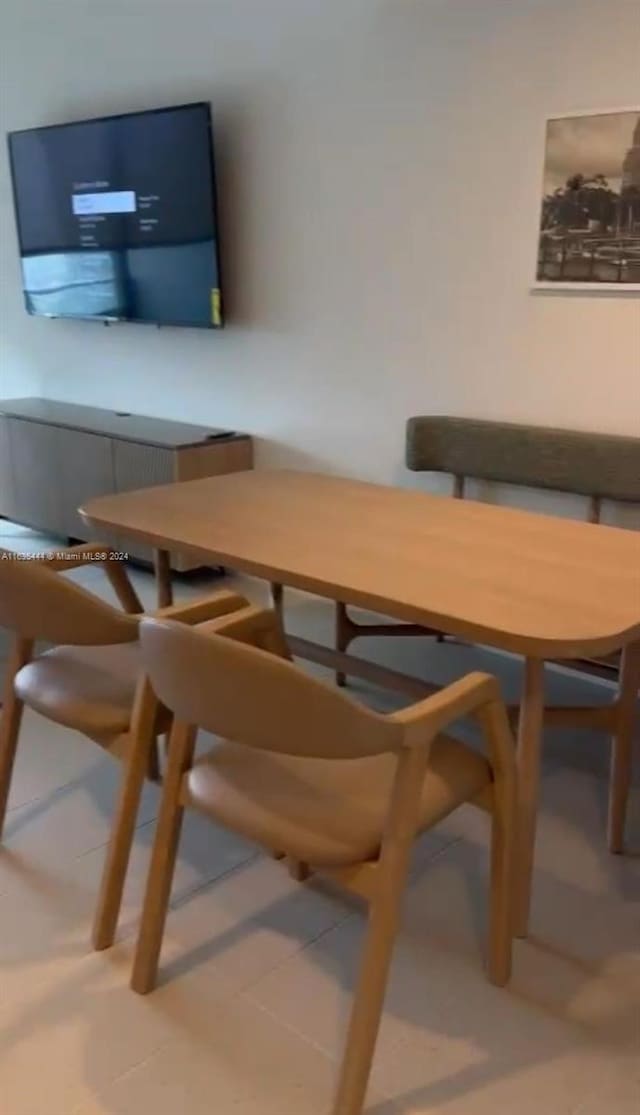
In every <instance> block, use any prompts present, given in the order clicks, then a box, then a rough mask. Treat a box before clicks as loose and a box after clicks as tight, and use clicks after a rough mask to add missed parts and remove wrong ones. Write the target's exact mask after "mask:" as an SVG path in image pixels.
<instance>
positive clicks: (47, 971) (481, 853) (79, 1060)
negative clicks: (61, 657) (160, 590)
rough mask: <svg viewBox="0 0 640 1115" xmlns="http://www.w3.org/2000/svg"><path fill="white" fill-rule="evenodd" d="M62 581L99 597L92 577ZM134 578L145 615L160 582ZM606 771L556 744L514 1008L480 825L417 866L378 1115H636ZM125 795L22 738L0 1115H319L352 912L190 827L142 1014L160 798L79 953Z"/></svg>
mask: <svg viewBox="0 0 640 1115" xmlns="http://www.w3.org/2000/svg"><path fill="white" fill-rule="evenodd" d="M3 530H4V532H5V537H4V538H2V539H0V544H4V545H7V546H9V545H13V546H18V545H20V546H22V547H23V548H29V547H33V545H34V540H33V538H32V537H30V536H28V535H27V534H26V533H24V532H19V533H17V532H16V530H15V528H14V529H13V533H10V532H9V528H8V527H7V525H6V524H2V526H1V527H0V533H2V531H3ZM8 533H10V536H9V537H7V536H6V535H7V534H8ZM74 576H77V577H79V579H81V580H83V581H84V583H86V584H87V585H88V586H90V587H93V588H94V589H96V590H98V589H99V586H100V585H101V583H102V581H101V574H100V571H99V570H97V569H89V570H87V571H83V573H82V574H75V575H74ZM135 578H136V581H137V584H138V587H139V589H140V591H141V592H142V593H143V594H144V595H145V598H146V599H148V600H151V598H152V584H151V578H150V576H149V575H148V574H145V573H143V572H137V573H136V574H135ZM203 587H210V586H209V584H208V583H207V582H206V580H203V581H201V582H200V583H196V584H195V585H194V584H191V583H189V584H183V585H181V587H180V591H181V592H182V593H187V592H188V593H189V594H193V593H195V592H197V591H199V590H202V588H203ZM243 588H246V589H247V591H249V592H250V593H251V594H252V595H255V594H256V593H259V592H260V588H259V587H258V586H255V585H252V584H251V583H249V582H246V583H243ZM289 614H290V622H291V627H292V628H293V629H295V630H296V631H298V632H304V633H305V634H311V636H312V637H324V638H328V637H329V633H330V628H331V613H330V610H329V609H328V607H327V606H326V605H325V604H323V603H320V602H315V601H311V600H310V599H309V598H305V597H303V596H297V595H295V596H292V599H291V604H290V612H289ZM362 650H363V652H365V651H367V650H370V651H371V653H375V654H377V655H378V656H379V657H380V660H383V659H384V660H389V661H393V662H394V664H396V665H399V666H400V667H404V668H408V669H411V668H413V669H414V670H420V669H422V670H424V671H426V674H427V675H429V676H431V677H435V678H436V679H437V680H443V681H444V680H446V679H447V677H449V676H450V677H453V676H455V675H456V674H459V673H460V672H462V671H464V670H465V669H467V668H468V667H469V666H470V664H471V662H473V664H474V665H476V664H477V663H478V661H479V660H480V661H481V662H482V665H483V666H484V667H486V666H487V665H488V666H489V668H492V669H493V670H495V671H497V672H499V673H500V675H501V677H502V679H503V682H504V685H505V689H506V691H507V692H508V693H510V695H511V696H512V697H513V695H514V694H515V692H516V691H517V685H518V667H517V664H516V663H513V662H510V661H509V660H506V659H501V658H498V657H496V656H493V655H490V654H486V653H485V654H484V655H483V654H482V653H481V652H477V651H471V650H467V649H465V648H459V647H438V648H434V647H430V646H429V644H428V643H426V642H425V643H424V644H422V641H420V642H419V643H418V642H417V641H414V640H409V641H405V642H404V643H402V642H399V641H392V640H388V641H385V643H384V645H381V644H380V643H378V644H377V645H374V644H372V646H371V647H370V648H367V647H366V646H365V645H363V647H362ZM549 687H550V689H551V690H554V691H555V696H556V697H558V696H560V697H562V696H563V695H564V696H565V698H566V699H567V700H570V701H575V700H579V699H580V696H581V695H584V694H583V691H586V690H588V691H589V692H590V694H591V695H592V696H593V694H595V696H596V699H601V700H606V699H607V696H608V694H607V692H606V690H605V689H603V688H602V687H594V686H592V685H591V684H590V683H586V682H583V681H575V679H574V680H571V679H569V678H568V677H567V676H563V675H562V674H559V673H554V674H550V677H549ZM359 692H360V693H361V694H362V696H363V697H365V698H366V699H370V700H373V701H375V702H376V703H378V704H380V703H382V704H383V705H384V704H385V703H386V698H383V697H382V696H381V695H380V694H375V693H373V692H372V691H366V689H365V688H364V687H362V688H359ZM604 752H605V748H603V747H602V744H601V741H600V740H599V739H598V738H597V737H595V736H593V735H589V734H587V733H582V734H581V733H576V734H575V735H567V734H564V736H562V737H559V736H558V735H557V733H554V734H553V735H552V737H551V738H550V739H549V744H548V748H547V761H546V764H545V774H544V780H543V807H542V815H541V821H540V833H539V841H538V849H537V871H536V885H535V895H534V909H533V919H532V931H531V936H530V938H529V940H527V941H526V942H519V943H518V944H517V946H516V956H515V972H514V978H513V982H512V984H511V986H510V988H509V989H508V990H506V991H499V990H496V989H495V988H493V987H491V986H490V985H489V984H488V983H487V982H486V980H485V978H484V976H483V972H482V967H481V964H482V940H483V932H484V909H485V904H484V889H485V883H486V837H487V833H486V822H485V820H484V818H483V817H482V816H481V815H479V814H477V813H475V812H474V811H472V810H471V809H463V810H460V811H459V812H458V813H457V814H456V815H455V816H454V817H452V818H451V819H450V820H449V822H448V823H446V824H444V825H442V826H440V827H439V828H438V829H437V830H436V831H435V832H434V833H432V834H430V835H429V836H428V837H427V838H426V839H424V840H423V841H422V842H421V844H420V845H419V847H418V848H417V852H416V858H415V865H414V870H413V875H412V885H411V888H410V891H409V894H408V899H407V903H406V912H405V918H404V924H403V930H402V933H401V936H400V938H399V941H398V945H397V948H396V953H395V959H394V965H393V971H392V975H391V980H390V987H389V994H388V999H387V1007H386V1011H385V1016H384V1021H383V1025H382V1030H381V1036H380V1042H379V1046H378V1053H377V1058H376V1063H375V1068H374V1072H373V1077H372V1084H371V1090H370V1095H369V1100H368V1107H367V1113H368V1115H426V1113H427V1112H429V1113H433V1115H435V1113H438V1115H445V1113H446V1115H503V1113H504V1115H516V1113H517V1115H637V1113H638V1111H639V1110H640V1057H639V1053H640V858H639V855H638V853H639V852H640V832H639V828H638V825H637V819H638V813H639V806H640V800H639V799H640V791H639V790H638V788H636V789H635V790H634V803H633V817H632V823H631V825H630V844H631V850H630V854H629V855H627V856H625V857H619V858H618V857H616V858H612V857H610V856H609V855H608V854H607V852H606V850H605V846H604V811H605V803H606V780H605V779H604V777H603V772H604V769H605V768H604ZM116 776H117V769H116V767H115V765H113V764H112V763H111V762H110V761H109V760H108V759H106V758H104V757H103V756H102V755H101V753H100V751H99V750H98V749H97V748H93V747H92V746H91V745H90V744H88V743H86V742H85V741H84V740H82V739H81V738H80V737H74V736H73V735H72V734H71V733H68V732H66V731H64V730H62V729H59V728H56V727H55V726H52V725H50V724H47V723H45V722H44V721H42V720H41V719H39V718H38V717H37V716H35V715H29V714H28V715H27V716H26V717H25V723H24V729H23V738H22V741H21V748H20V753H19V760H18V764H17V772H16V778H15V782H14V789H13V794H12V799H11V811H10V814H9V818H8V825H7V833H6V840H5V845H4V848H3V849H2V851H0V1111H2V1113H3V1115H141V1113H142V1112H146V1111H149V1112H153V1113H154V1115H176V1113H177V1112H185V1113H186V1115H326V1113H327V1112H328V1111H329V1107H330V1098H331V1089H332V1082H333V1078H334V1073H335V1063H336V1058H337V1057H338V1055H339V1050H340V1040H341V1035H342V1032H343V1025H344V1022H345V1019H346V1017H347V1011H348V1006H349V995H350V989H351V987H352V982H353V974H354V966H355V961H356V957H357V953H358V947H359V943H360V940H361V937H362V932H363V924H364V923H363V916H362V911H361V909H359V908H358V906H357V905H356V903H355V902H354V901H353V900H349V899H347V898H345V897H344V896H343V895H341V894H338V893H331V892H330V891H329V890H327V889H324V888H323V887H322V886H321V885H320V884H318V883H313V884H311V885H305V886H300V885H297V884H295V883H293V882H292V881H291V880H290V879H289V878H288V876H287V875H286V873H285V872H284V871H283V870H282V868H281V867H280V866H279V865H278V864H276V863H275V862H274V861H272V860H269V859H267V858H265V857H264V856H262V855H261V854H259V853H258V852H257V851H256V850H255V849H254V848H253V847H251V846H250V845H248V844H245V843H244V842H242V841H240V840H238V839H236V838H235V837H233V836H230V835H228V834H226V833H224V832H223V831H221V830H218V829H216V828H212V827H211V826H210V825H208V824H206V823H205V822H203V821H201V820H199V819H198V818H195V817H189V818H188V821H187V823H186V826H185V832H184V839H183V842H182V848H181V854H180V862H179V867H178V872H177V878H176V884H175V888H174V893H173V900H172V910H171V912H170V915H169V919H168V925H167V934H166V939H165V946H164V950H163V956H162V982H161V985H160V986H159V987H158V989H157V991H156V992H154V993H153V994H152V995H151V996H149V997H147V998H140V997H138V996H135V995H134V994H133V993H132V992H130V991H129V990H128V987H127V979H128V974H129V967H130V962H131V956H132V948H133V942H134V933H135V927H136V917H137V913H138V910H139V905H140V898H141V892H142V887H143V883H144V877H145V871H146V866H147V863H148V858H149V850H150V844H151V839H152V836H153V819H154V816H155V812H156V809H157V794H156V791H155V790H154V789H153V788H149V789H148V790H147V791H146V792H145V796H144V801H143V805H142V809H141V812H140V817H139V827H138V830H137V836H136V843H135V850H134V854H133V862H132V865H131V871H130V876H129V880H128V885H127V891H126V898H125V908H124V913H123V919H122V926H121V930H120V934H119V939H118V943H117V945H116V946H115V947H114V948H113V949H112V950H110V951H109V952H107V953H102V954H92V953H91V952H90V950H89V946H88V932H89V925H90V919H91V914H92V908H93V902H94V897H95V893H96V887H97V883H98V879H99V875H100V870H101V866H102V859H103V853H104V845H105V841H106V839H107V834H108V827H109V819H110V810H111V803H112V800H113V795H114V789H115V785H116ZM634 822H635V824H634Z"/></svg>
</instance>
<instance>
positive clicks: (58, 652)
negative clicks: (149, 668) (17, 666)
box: [14, 643, 141, 743]
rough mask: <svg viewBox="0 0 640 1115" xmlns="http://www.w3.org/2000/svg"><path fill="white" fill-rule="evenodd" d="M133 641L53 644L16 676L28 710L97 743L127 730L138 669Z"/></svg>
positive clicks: (17, 691) (106, 740)
mask: <svg viewBox="0 0 640 1115" xmlns="http://www.w3.org/2000/svg"><path fill="white" fill-rule="evenodd" d="M140 669H141V664H140V650H139V645H138V643H120V644H118V645H117V646H104V647H74V646H58V647H55V648H54V649H53V650H49V651H46V652H45V653H44V654H41V655H39V656H38V657H37V658H35V659H34V660H33V661H32V662H29V663H28V665H26V666H23V668H22V669H21V670H20V671H19V672H18V673H17V674H16V677H15V681H14V686H15V691H16V693H17V694H18V696H19V697H20V698H21V700H23V701H24V703H25V704H26V705H28V706H29V708H32V709H35V711H36V712H39V713H42V715H43V716H46V717H48V719H49V720H54V721H55V722H56V723H57V724H64V725H65V726H66V727H68V728H75V729H76V730H77V731H79V732H83V733H84V734H85V735H87V736H89V737H90V738H91V739H95V740H98V741H99V742H101V743H104V742H108V741H109V740H110V739H112V738H113V737H115V736H118V735H121V734H122V733H123V732H126V731H128V729H129V724H130V721H131V711H132V707H133V700H134V696H135V690H136V683H137V680H138V676H139V673H140Z"/></svg>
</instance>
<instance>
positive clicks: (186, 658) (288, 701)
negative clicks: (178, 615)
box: [140, 618, 404, 759]
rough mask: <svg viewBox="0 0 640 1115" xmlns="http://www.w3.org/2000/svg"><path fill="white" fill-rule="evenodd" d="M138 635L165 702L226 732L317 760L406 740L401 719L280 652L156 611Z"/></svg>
mask: <svg viewBox="0 0 640 1115" xmlns="http://www.w3.org/2000/svg"><path fill="white" fill-rule="evenodd" d="M140 642H141V646H142V660H143V663H144V668H145V671H146V672H147V674H148V676H149V678H150V680H151V684H152V686H153V688H154V690H155V692H156V695H157V696H158V697H159V699H160V700H161V701H162V703H163V705H165V706H166V707H167V708H168V709H170V711H171V712H173V713H174V715H175V716H176V718H177V719H178V720H180V721H182V722H184V723H187V724H193V725H197V726H198V727H200V728H204V729H206V730H207V731H209V732H213V733H214V735H218V736H222V737H223V738H224V739H228V740H232V741H233V742H235V743H242V744H246V745H247V746H248V747H254V748H260V749H262V750H266V751H276V752H280V753H282V754H285V755H299V756H305V757H307V758H316V759H355V758H361V757H363V756H365V755H378V754H381V753H383V752H387V751H396V750H397V749H398V748H399V747H401V745H402V740H403V738H404V736H403V732H404V729H403V727H402V726H401V725H400V724H394V723H393V722H391V721H390V720H388V719H387V718H385V717H383V716H380V715H378V714H376V713H375V712H371V711H370V710H369V709H366V708H363V707H362V706H360V705H358V704H356V703H355V701H353V700H351V698H350V697H347V696H345V695H344V694H343V693H340V692H339V691H338V690H336V689H333V688H331V687H330V686H328V685H326V684H325V683H324V682H322V681H319V680H317V679H316V678H312V677H310V676H309V675H308V674H305V673H304V672H303V671H302V670H301V669H300V668H299V667H298V666H296V665H295V664H294V663H293V662H289V661H287V660H286V659H284V658H282V657H280V656H279V655H277V654H271V653H269V651H266V650H262V649H259V648H258V647H255V646H248V645H247V644H246V643H242V642H238V641H236V640H235V639H234V638H233V637H231V638H230V637H228V636H225V635H224V634H207V633H206V632H201V631H197V630H194V629H193V628H189V627H186V626H184V625H182V624H178V623H175V622H172V621H171V620H161V619H151V618H149V619H143V620H142V622H141V625H140Z"/></svg>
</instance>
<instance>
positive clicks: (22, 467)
mask: <svg viewBox="0 0 640 1115" xmlns="http://www.w3.org/2000/svg"><path fill="white" fill-rule="evenodd" d="M8 421H9V436H10V441H11V461H12V466H13V481H14V497H15V511H16V518H17V519H18V522H20V523H25V524H26V525H27V526H32V527H35V528H36V529H37V530H42V531H50V532H51V533H52V534H58V535H59V534H60V533H61V532H60V512H61V506H62V480H61V476H60V464H59V460H58V444H59V435H60V434H61V433H62V434H63V435H64V434H65V433H66V432H67V431H61V430H58V429H57V428H56V427H55V426H47V425H45V424H44V423H43V422H27V421H25V420H24V419H22V418H9V420H8Z"/></svg>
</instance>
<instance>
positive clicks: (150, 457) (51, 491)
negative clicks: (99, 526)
mask: <svg viewBox="0 0 640 1115" xmlns="http://www.w3.org/2000/svg"><path fill="white" fill-rule="evenodd" d="M252 467H253V443H252V440H251V438H250V437H249V436H248V435H247V434H238V433H232V432H230V431H225V430H216V429H211V428H207V427H204V426H194V425H190V424H187V423H184V422H171V421H167V420H165V419H160V418H147V417H144V416H142V415H137V414H127V413H124V412H116V411H110V410H101V409H98V408H97V407H87V406H78V405H76V404H73V403H63V402H57V401H55V400H53V399H39V398H28V399H4V400H0V516H4V517H5V518H7V519H12V520H14V521H15V522H18V523H22V524H24V525H25V526H30V527H34V528H35V529H37V530H42V531H47V532H48V533H51V534H54V535H59V536H60V537H62V538H76V539H81V540H82V541H85V540H90V535H91V528H90V527H89V526H88V524H87V523H85V522H84V520H83V519H82V518H81V517H80V515H79V514H78V507H80V506H82V504H83V503H85V502H86V501H87V500H88V499H90V498H91V497H92V496H99V495H110V494H113V493H114V492H126V491H131V490H132V489H135V488H148V487H152V486H153V485H156V484H170V483H172V482H173V481H178V482H179V481H182V480H197V479H198V478H200V477H203V476H216V475H219V474H221V473H226V472H241V471H243V470H245V469H250V468H252ZM212 514H215V509H214V508H212ZM105 541H106V542H108V543H110V544H111V545H113V546H114V547H115V548H117V549H122V550H126V551H127V552H128V553H129V554H130V555H131V557H132V558H134V559H137V560H141V561H150V560H151V558H152V554H151V551H150V550H149V549H148V548H147V547H145V546H144V545H142V544H138V543H134V542H133V541H132V540H131V539H127V540H126V541H125V540H124V539H122V540H121V539H119V538H115V537H114V538H105ZM200 564H201V562H200V561H199V560H197V559H190V558H189V555H188V554H172V555H171V567H172V569H175V570H177V571H179V572H186V571H187V570H190V569H195V568H197V566H198V565H200Z"/></svg>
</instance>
